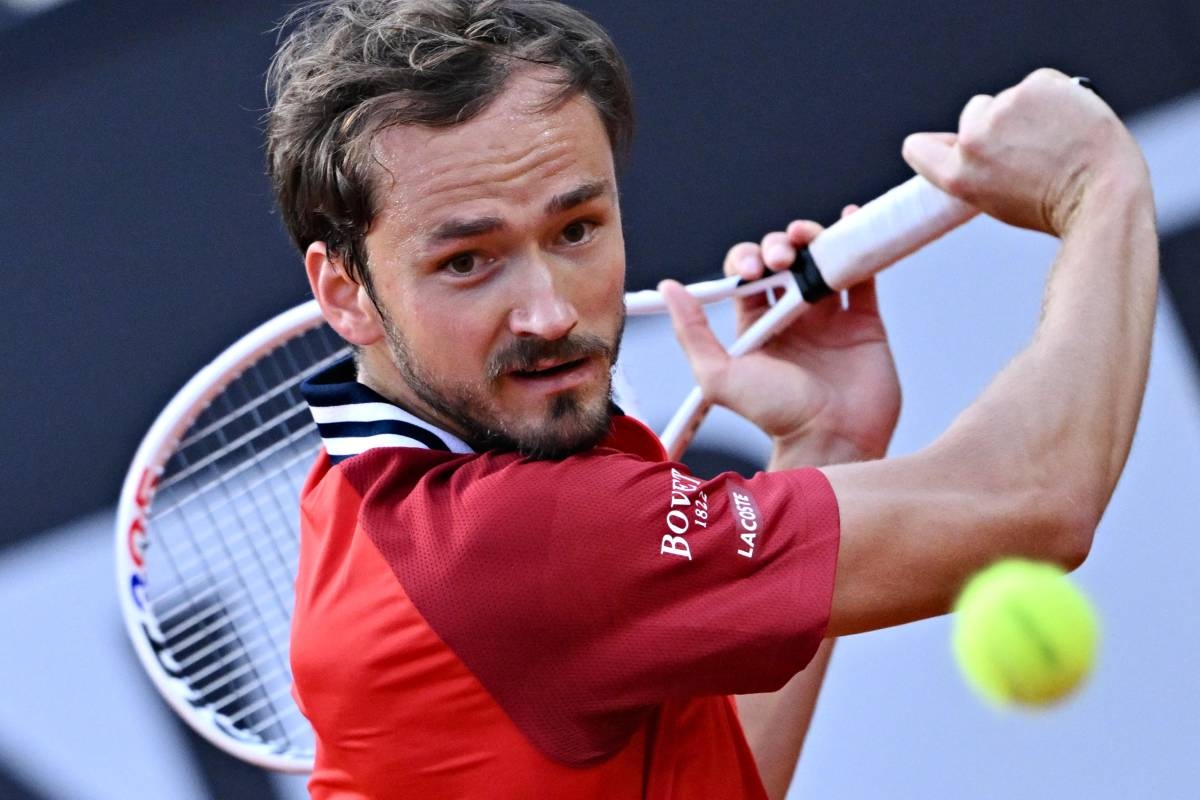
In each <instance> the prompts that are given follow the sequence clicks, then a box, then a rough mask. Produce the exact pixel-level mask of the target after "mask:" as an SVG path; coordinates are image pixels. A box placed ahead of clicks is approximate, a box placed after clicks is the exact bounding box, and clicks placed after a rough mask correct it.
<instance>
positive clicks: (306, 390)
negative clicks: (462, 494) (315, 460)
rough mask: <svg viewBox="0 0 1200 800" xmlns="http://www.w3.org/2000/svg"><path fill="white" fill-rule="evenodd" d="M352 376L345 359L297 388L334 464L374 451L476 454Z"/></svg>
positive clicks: (350, 361) (351, 362) (350, 362)
mask: <svg viewBox="0 0 1200 800" xmlns="http://www.w3.org/2000/svg"><path fill="white" fill-rule="evenodd" d="M355 375H356V371H355V368H354V359H353V358H345V359H342V360H341V361H338V362H337V363H336V364H334V365H333V366H331V367H329V368H328V369H325V370H323V371H321V372H319V373H317V374H316V375H314V376H313V377H312V378H309V379H308V380H306V381H305V382H304V383H303V384H301V386H300V390H301V391H302V392H303V394H304V399H305V400H307V401H308V407H309V410H310V411H312V415H313V419H314V420H315V421H316V423H317V431H318V432H319V433H320V434H321V442H322V443H323V444H324V445H325V451H326V452H327V453H329V460H330V461H331V462H333V463H334V464H336V463H338V462H339V461H344V460H345V459H347V458H351V457H352V456H356V455H359V454H360V453H365V452H366V451H367V450H370V449H372V448H375V447H419V448H422V449H425V450H442V451H444V452H448V453H473V452H475V451H474V450H472V449H471V446H470V445H468V444H467V443H466V442H464V441H463V440H462V439H459V438H458V437H457V436H455V435H454V434H452V433H449V432H447V431H444V430H442V429H441V428H438V427H437V426H435V425H432V424H430V423H429V422H426V421H425V420H423V419H421V418H420V417H418V416H416V415H415V414H410V413H409V412H407V411H405V410H404V409H403V408H400V406H398V405H396V404H395V403H393V402H392V401H390V400H388V399H387V398H385V397H383V396H382V395H380V394H379V393H378V392H375V391H374V390H373V389H370V388H369V387H367V386H364V385H363V384H361V383H359V382H358V381H357V380H356V379H355Z"/></svg>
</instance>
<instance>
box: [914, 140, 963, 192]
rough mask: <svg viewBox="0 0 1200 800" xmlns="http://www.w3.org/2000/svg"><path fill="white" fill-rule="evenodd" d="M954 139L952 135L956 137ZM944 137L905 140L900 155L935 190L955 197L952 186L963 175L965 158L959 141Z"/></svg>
mask: <svg viewBox="0 0 1200 800" xmlns="http://www.w3.org/2000/svg"><path fill="white" fill-rule="evenodd" d="M952 136H953V135H951V137H952ZM951 137H947V136H946V135H944V134H932V133H914V134H910V135H909V136H908V137H906V138H905V139H904V146H903V147H902V148H901V151H900V154H901V155H902V156H903V157H904V160H905V161H907V162H908V165H909V166H910V167H912V168H913V169H914V170H916V171H917V172H918V173H920V174H921V175H922V176H924V177H925V178H926V180H928V181H929V182H930V183H932V184H933V185H934V186H936V187H938V188H939V189H941V190H942V191H944V192H949V193H950V194H954V192H953V191H952V190H951V188H950V187H951V184H955V185H957V184H956V181H955V178H956V176H957V175H958V174H959V173H960V172H961V162H962V156H961V154H960V153H959V152H958V140H957V137H953V138H951Z"/></svg>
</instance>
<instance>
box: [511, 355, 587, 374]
mask: <svg viewBox="0 0 1200 800" xmlns="http://www.w3.org/2000/svg"><path fill="white" fill-rule="evenodd" d="M585 361H587V359H586V358H577V359H575V360H573V361H559V362H555V361H543V362H539V363H538V364H537V365H536V366H535V367H534V368H533V369H527V370H526V369H517V370H513V371H512V373H511V374H512V375H515V376H516V377H518V378H552V377H554V376H555V375H561V374H563V373H564V372H570V371H571V370H573V369H576V368H578V367H580V366H582V365H583V363H584V362H585Z"/></svg>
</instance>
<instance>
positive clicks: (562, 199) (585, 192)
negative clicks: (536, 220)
mask: <svg viewBox="0 0 1200 800" xmlns="http://www.w3.org/2000/svg"><path fill="white" fill-rule="evenodd" d="M608 191H610V187H609V185H608V181H606V180H599V181H589V182H587V183H584V184H580V185H579V186H577V187H575V188H574V189H572V190H571V191H569V192H564V193H563V194H560V195H556V196H555V197H552V198H550V202H548V203H546V213H547V214H561V213H562V212H564V211H569V210H570V209H572V208H574V207H575V206H578V205H582V204H584V203H586V202H587V201H588V200H593V199H595V198H597V197H600V196H601V195H603V194H606V193H607V192H608Z"/></svg>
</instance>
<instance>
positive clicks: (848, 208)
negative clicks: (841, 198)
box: [842, 203, 858, 219]
mask: <svg viewBox="0 0 1200 800" xmlns="http://www.w3.org/2000/svg"><path fill="white" fill-rule="evenodd" d="M855 211H858V206H857V205H855V204H854V203H851V204H850V205H848V206H844V207H843V208H842V219H845V218H846V217H848V216H850V215H851V214H853V213H854V212H855Z"/></svg>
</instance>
